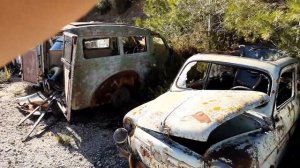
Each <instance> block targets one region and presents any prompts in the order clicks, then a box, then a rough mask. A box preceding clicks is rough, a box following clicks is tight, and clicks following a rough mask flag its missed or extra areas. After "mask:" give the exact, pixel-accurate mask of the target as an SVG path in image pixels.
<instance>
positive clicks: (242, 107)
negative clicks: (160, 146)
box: [125, 90, 269, 142]
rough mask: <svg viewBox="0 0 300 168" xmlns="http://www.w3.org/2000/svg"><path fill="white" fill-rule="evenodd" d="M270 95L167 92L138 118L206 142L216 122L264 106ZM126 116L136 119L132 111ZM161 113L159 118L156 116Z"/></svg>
mask: <svg viewBox="0 0 300 168" xmlns="http://www.w3.org/2000/svg"><path fill="white" fill-rule="evenodd" d="M268 101H269V96H268V95H266V94H264V93H262V92H255V91H214V90H200V91H181V92H167V93H165V94H164V95H162V96H160V97H159V98H157V99H155V100H153V101H152V102H151V103H149V104H148V107H149V108H148V109H147V108H146V109H144V111H143V112H142V113H143V114H142V115H143V117H139V119H137V121H136V124H137V125H138V126H140V127H144V128H147V129H151V130H153V131H157V132H164V133H166V134H168V135H173V136H178V137H183V138H187V139H192V140H198V141H203V142H205V141H206V140H207V139H208V137H209V135H210V133H211V132H212V131H213V130H214V129H215V128H216V127H218V126H219V125H221V124H223V123H224V122H226V121H228V120H230V119H232V118H233V117H235V116H237V115H240V114H242V113H244V112H245V111H247V110H250V109H253V108H255V107H257V106H260V105H263V104H265V103H267V102H268ZM135 112H136V111H135V110H133V111H132V112H130V113H128V114H127V115H126V116H125V118H126V117H130V118H131V119H133V120H135V119H134V118H135V116H134V113H135ZM157 116H160V117H157Z"/></svg>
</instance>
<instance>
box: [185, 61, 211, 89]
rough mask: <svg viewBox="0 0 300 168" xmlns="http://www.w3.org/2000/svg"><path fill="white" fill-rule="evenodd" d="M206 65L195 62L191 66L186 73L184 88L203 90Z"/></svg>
mask: <svg viewBox="0 0 300 168" xmlns="http://www.w3.org/2000/svg"><path fill="white" fill-rule="evenodd" d="M207 68H208V63H206V62H197V63H195V64H194V65H192V66H191V68H190V69H189V70H188V71H187V73H186V80H185V86H186V88H193V89H203V87H204V83H205V81H204V80H203V79H204V78H205V76H206V72H207Z"/></svg>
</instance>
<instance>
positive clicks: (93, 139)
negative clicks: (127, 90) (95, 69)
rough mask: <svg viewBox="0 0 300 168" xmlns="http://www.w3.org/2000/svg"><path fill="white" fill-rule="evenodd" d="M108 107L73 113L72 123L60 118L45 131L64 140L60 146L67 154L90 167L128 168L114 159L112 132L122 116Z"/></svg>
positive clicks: (125, 164) (122, 161) (117, 159)
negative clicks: (78, 154) (80, 158)
mask: <svg viewBox="0 0 300 168" xmlns="http://www.w3.org/2000/svg"><path fill="white" fill-rule="evenodd" d="M112 109H113V108H112V107H111V106H103V107H101V108H97V109H89V110H83V111H76V112H75V113H73V114H72V115H73V116H72V118H73V120H72V122H71V123H68V122H67V121H66V120H65V119H64V118H63V117H61V118H60V119H59V121H58V122H57V123H55V125H53V126H52V127H51V128H49V130H48V131H45V132H49V131H50V132H51V133H53V134H54V136H57V137H60V138H64V139H65V140H62V142H60V144H61V145H62V146H64V147H65V148H66V149H67V150H68V151H69V152H70V153H74V152H77V153H80V154H81V155H82V156H83V157H84V158H85V159H87V160H88V161H89V162H90V163H91V164H92V165H93V166H94V167H116V168H118V167H120V168H121V167H122V168H123V167H128V163H127V160H126V159H124V158H121V157H120V156H119V155H118V151H117V148H116V146H115V144H114V142H113V138H112V135H113V132H114V130H115V129H116V128H118V127H121V126H122V118H123V115H124V114H122V113H119V112H117V111H114V110H112Z"/></svg>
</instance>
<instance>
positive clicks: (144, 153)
mask: <svg viewBox="0 0 300 168" xmlns="http://www.w3.org/2000/svg"><path fill="white" fill-rule="evenodd" d="M140 151H141V155H142V156H143V157H147V158H151V155H150V153H149V152H148V151H147V150H146V149H144V148H143V147H142V146H141V147H140Z"/></svg>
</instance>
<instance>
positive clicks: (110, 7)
mask: <svg viewBox="0 0 300 168" xmlns="http://www.w3.org/2000/svg"><path fill="white" fill-rule="evenodd" d="M103 1H104V2H105V4H99V3H100V1H99V3H98V5H97V6H95V7H94V8H93V9H92V10H91V11H90V12H89V13H88V14H87V15H86V16H84V17H83V18H81V19H80V21H100V22H117V23H127V24H133V23H134V20H135V19H136V18H137V17H140V18H145V17H146V15H145V14H144V13H143V1H142V0H133V1H132V0H103Z"/></svg>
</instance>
